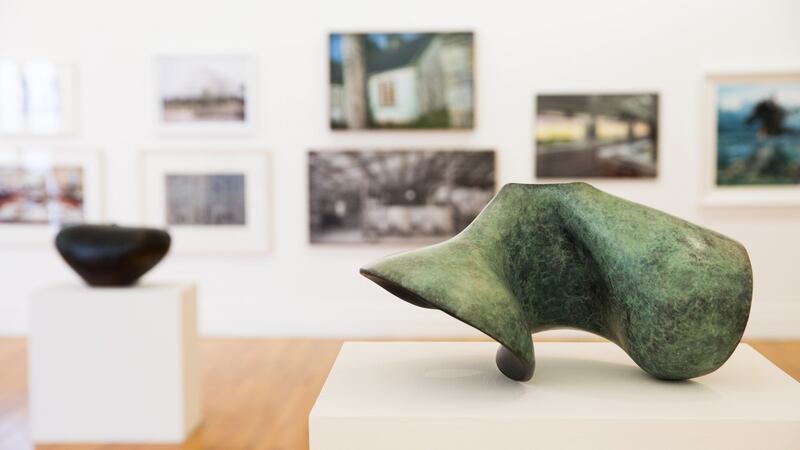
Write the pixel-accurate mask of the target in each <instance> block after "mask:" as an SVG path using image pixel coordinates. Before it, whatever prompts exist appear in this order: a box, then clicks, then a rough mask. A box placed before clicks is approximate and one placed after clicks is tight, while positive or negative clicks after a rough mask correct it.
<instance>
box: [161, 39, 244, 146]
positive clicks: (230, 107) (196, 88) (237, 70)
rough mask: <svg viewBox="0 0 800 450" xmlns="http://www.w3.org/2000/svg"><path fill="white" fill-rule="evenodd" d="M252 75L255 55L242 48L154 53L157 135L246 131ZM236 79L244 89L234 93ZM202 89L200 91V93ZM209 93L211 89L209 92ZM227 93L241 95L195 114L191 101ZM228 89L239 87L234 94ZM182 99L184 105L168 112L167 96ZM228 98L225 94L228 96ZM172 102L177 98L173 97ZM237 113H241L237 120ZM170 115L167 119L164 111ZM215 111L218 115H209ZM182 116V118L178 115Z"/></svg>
mask: <svg viewBox="0 0 800 450" xmlns="http://www.w3.org/2000/svg"><path fill="white" fill-rule="evenodd" d="M256 80H257V76H256V65H255V58H253V57H252V56H251V55H250V54H248V53H244V52H208V53H200V52H181V53H179V52H164V53H159V54H156V55H155V56H154V57H153V84H152V85H153V89H152V99H153V107H152V111H153V117H154V122H155V127H156V132H157V133H158V134H160V135H162V136H178V137H180V136H197V135H202V136H214V135H221V136H230V135H246V134H250V133H252V132H253V131H254V129H255V123H256V118H255V116H256V114H257V108H256V103H257V101H256V98H257V94H256V89H257V83H256ZM239 84H241V89H242V90H243V92H238V89H237V86H238V85H239ZM201 92H203V93H201ZM209 92H212V93H211V94H209ZM213 92H218V93H220V94H219V96H227V97H230V98H234V100H236V101H238V100H241V102H242V103H243V105H242V106H241V108H239V107H238V106H235V104H236V101H233V100H231V101H226V103H225V104H219V105H217V106H216V107H204V110H203V113H202V114H205V115H207V116H208V117H205V118H203V117H197V115H198V114H197V113H196V111H197V106H196V104H195V106H191V105H192V104H193V101H194V100H197V99H199V98H200V96H202V95H207V96H211V95H215V94H213ZM233 92H238V93H236V94H234V93H233ZM179 98H183V99H184V101H183V105H184V107H176V108H173V109H172V112H171V113H168V112H167V108H168V107H167V106H166V103H167V102H168V99H173V100H174V99H179ZM229 100H230V99H229ZM173 104H180V102H175V101H173ZM239 113H241V114H242V115H243V118H242V119H241V120H239V119H236V118H235V116H237V115H239ZM169 114H172V116H173V118H172V119H167V115H169ZM214 114H216V115H218V116H220V117H222V118H214V117H213V116H214ZM181 116H183V118H181ZM193 116H194V117H193Z"/></svg>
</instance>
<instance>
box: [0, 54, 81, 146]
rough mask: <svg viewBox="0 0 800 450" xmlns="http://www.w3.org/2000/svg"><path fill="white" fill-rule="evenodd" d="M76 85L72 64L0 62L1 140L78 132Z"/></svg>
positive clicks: (6, 60)
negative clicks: (75, 127)
mask: <svg viewBox="0 0 800 450" xmlns="http://www.w3.org/2000/svg"><path fill="white" fill-rule="evenodd" d="M74 85H75V80H74V73H73V69H72V67H71V66H70V65H69V64H66V63H61V62H55V61H44V60H42V61H33V60H32V61H19V60H14V59H0V136H53V135H64V134H69V133H71V132H72V131H74V126H75V123H74V112H75V105H74V104H73V102H74V89H75V86H74Z"/></svg>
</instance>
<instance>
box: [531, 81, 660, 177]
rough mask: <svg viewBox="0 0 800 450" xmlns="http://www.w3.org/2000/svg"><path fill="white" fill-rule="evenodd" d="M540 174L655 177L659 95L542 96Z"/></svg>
mask: <svg viewBox="0 0 800 450" xmlns="http://www.w3.org/2000/svg"><path fill="white" fill-rule="evenodd" d="M534 129H535V136H534V138H535V141H536V176H537V177H538V178H653V177H655V176H656V175H657V172H658V170H657V162H658V95H656V94H622V95H617V94H615V95H539V96H538V97H537V98H536V118H535V124H534Z"/></svg>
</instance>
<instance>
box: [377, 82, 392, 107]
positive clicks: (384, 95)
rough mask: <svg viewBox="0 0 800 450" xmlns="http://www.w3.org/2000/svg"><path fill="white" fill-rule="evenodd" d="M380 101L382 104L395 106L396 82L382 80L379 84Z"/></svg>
mask: <svg viewBox="0 0 800 450" xmlns="http://www.w3.org/2000/svg"><path fill="white" fill-rule="evenodd" d="M378 103H379V104H380V105H381V106H394V83H393V82H391V81H381V82H380V83H379V84H378Z"/></svg>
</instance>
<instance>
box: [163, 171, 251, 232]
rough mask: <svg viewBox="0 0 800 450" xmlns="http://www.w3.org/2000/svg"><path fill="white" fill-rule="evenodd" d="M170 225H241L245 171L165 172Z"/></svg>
mask: <svg viewBox="0 0 800 450" xmlns="http://www.w3.org/2000/svg"><path fill="white" fill-rule="evenodd" d="M165 182H166V191H165V194H166V196H167V198H166V202H165V203H166V206H167V213H166V214H167V223H168V224H170V225H244V224H245V223H246V220H245V216H246V208H245V202H244V198H245V175H244V174H241V173H224V174H223V173H218V174H200V175H194V174H192V175H182V174H167V175H166V180H165Z"/></svg>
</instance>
